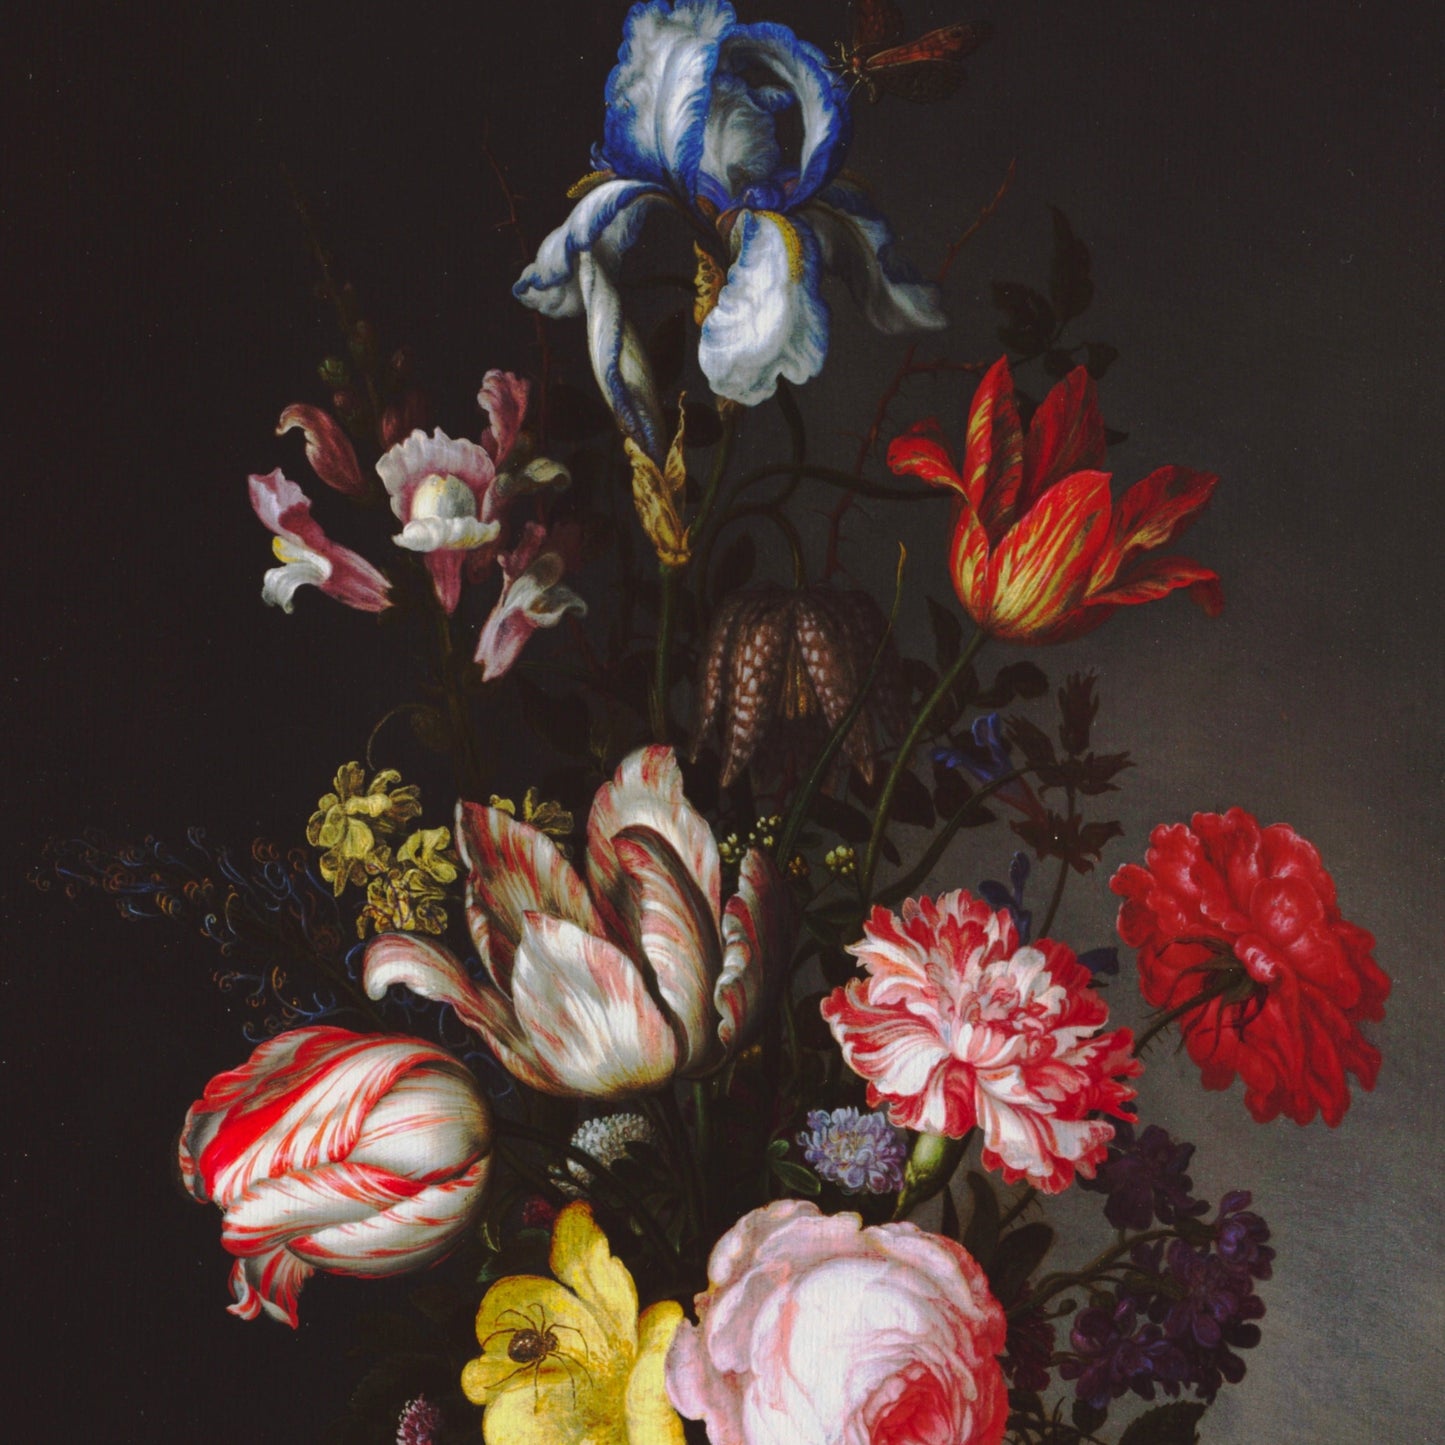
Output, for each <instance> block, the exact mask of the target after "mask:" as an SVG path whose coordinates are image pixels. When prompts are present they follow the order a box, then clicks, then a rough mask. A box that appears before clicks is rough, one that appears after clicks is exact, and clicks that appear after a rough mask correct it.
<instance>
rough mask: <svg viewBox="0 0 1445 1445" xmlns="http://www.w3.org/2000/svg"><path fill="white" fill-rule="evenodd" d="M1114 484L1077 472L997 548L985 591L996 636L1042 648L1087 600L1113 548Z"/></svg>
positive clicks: (1041, 501)
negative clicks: (1102, 558)
mask: <svg viewBox="0 0 1445 1445" xmlns="http://www.w3.org/2000/svg"><path fill="white" fill-rule="evenodd" d="M1109 512H1110V504H1109V478H1108V475H1107V474H1106V473H1104V472H1075V473H1074V475H1073V476H1071V477H1067V478H1065V480H1064V481H1062V482H1060V483H1059V485H1058V486H1056V487H1054V488H1053V489H1052V490H1051V491H1048V492H1046V493H1044V495H1043V497H1041V498H1040V499H1039V501H1038V502H1037V503H1036V504H1035V505H1034V506H1033V507H1032V508H1031V509H1030V511H1029V512H1028V513H1027V514H1026V515H1025V516H1024V517H1023V519H1022V520H1021V521H1020V522H1018V523H1017V524H1016V525H1015V526H1014V527H1013V528H1012V530H1011V531H1009V533H1008V534H1007V535H1006V536H1005V537H1004V538H1003V540H1002V541H1001V542H1000V543H999V544H998V545H997V546H996V547H995V548H994V550H993V554H992V556H991V557H990V558H989V564H988V581H987V583H986V587H985V591H986V595H987V599H988V611H987V616H988V621H987V622H986V623H985V624H984V625H985V626H987V628H988V630H989V631H990V632H992V633H993V634H994V635H995V636H997V637H999V638H1002V639H1005V640H1009V641H1019V642H1028V641H1037V640H1038V638H1039V635H1040V634H1042V633H1044V632H1045V631H1046V630H1047V629H1048V628H1049V627H1050V626H1052V625H1053V624H1055V623H1057V622H1060V621H1062V620H1063V619H1065V618H1066V617H1067V616H1068V614H1069V613H1070V612H1072V611H1073V610H1074V608H1075V607H1076V606H1077V605H1078V604H1079V603H1080V602H1081V601H1082V600H1083V597H1084V595H1085V593H1086V591H1087V589H1088V587H1089V585H1090V583H1091V581H1092V579H1093V573H1094V568H1095V565H1096V563H1097V560H1098V558H1099V555H1100V553H1101V552H1102V551H1103V550H1104V548H1105V547H1106V546H1107V545H1108V541H1109Z"/></svg>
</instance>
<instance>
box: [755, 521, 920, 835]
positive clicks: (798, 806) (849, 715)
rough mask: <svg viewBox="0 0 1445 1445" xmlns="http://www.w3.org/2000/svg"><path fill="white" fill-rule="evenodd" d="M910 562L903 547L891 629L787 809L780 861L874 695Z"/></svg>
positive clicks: (888, 630) (883, 638) (799, 829)
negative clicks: (869, 699) (906, 565)
mask: <svg viewBox="0 0 1445 1445" xmlns="http://www.w3.org/2000/svg"><path fill="white" fill-rule="evenodd" d="M907 560H908V552H907V549H906V548H904V546H903V545H902V543H900V544H899V547H898V571H897V574H896V576H895V578H894V582H893V606H892V608H891V609H890V611H889V613H888V626H887V627H885V628H884V629H883V636H882V638H880V639H879V642H878V646H877V647H876V648H875V649H874V652H873V658H872V660H871V661H870V662H869V664H868V671H867V672H865V673H864V674H863V677H862V679H861V681H860V682H859V684H858V691H857V694H856V695H855V696H854V698H853V702H852V704H851V705H850V706H849V708H848V711H847V712H845V713H844V714H843V716H842V717H841V718H839V719H838V726H837V727H835V728H834V729H833V731H832V732H831V733H830V734H829V736H828V741H827V743H826V744H825V745H824V748H823V751H822V752H821V753H819V754H818V757H817V760H816V761H815V762H814V763H813V766H812V769H811V770H810V771H809V773H808V776H807V777H806V778H805V779H804V780H803V786H802V787H801V788H799V789H798V792H797V795H796V796H795V797H794V799H793V805H792V807H791V808H789V809H788V817H787V821H786V822H785V823H784V824H783V831H782V833H781V834H780V835H779V838H778V847H777V856H778V857H779V858H784V859H786V858H791V857H792V856H793V845H794V844H795V843H796V842H797V839H798V834H799V832H800V831H801V830H802V827H803V823H804V821H805V820H806V819H807V816H808V809H809V808H810V807H811V806H812V803H813V799H814V798H815V797H816V796H817V793H818V789H819V788H821V787H822V786H823V779H824V778H826V777H827V776H828V769H829V768H830V767H832V765H833V759H834V758H835V757H837V755H838V749H839V748H841V747H842V746H843V743H844V742H845V741H846V739H847V737H848V734H849V733H850V732H851V731H852V729H853V724H854V723H855V722H857V721H858V715H859V713H861V712H862V711H863V707H864V704H865V703H867V701H868V694H869V693H870V692H871V691H872V689H873V684H874V683H875V682H876V681H877V680H878V670H879V668H881V667H882V666H883V655H884V652H885V651H886V649H887V647H888V639H889V638H890V637H891V636H892V635H893V626H894V624H895V623H896V622H897V621H898V604H899V602H901V601H902V599H903V564H904V563H905V562H906V561H907Z"/></svg>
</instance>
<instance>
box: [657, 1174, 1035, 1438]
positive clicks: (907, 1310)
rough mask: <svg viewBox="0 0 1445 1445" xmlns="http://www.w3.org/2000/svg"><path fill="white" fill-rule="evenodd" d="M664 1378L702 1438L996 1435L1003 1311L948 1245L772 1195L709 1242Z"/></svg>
mask: <svg viewBox="0 0 1445 1445" xmlns="http://www.w3.org/2000/svg"><path fill="white" fill-rule="evenodd" d="M694 1304H695V1308H696V1311H697V1321H698V1322H697V1324H696V1325H691V1324H688V1323H686V1322H684V1323H683V1324H682V1325H680V1326H679V1327H678V1331H677V1334H676V1336H675V1337H674V1338H673V1342H672V1347H671V1349H670V1351H669V1353H668V1357H667V1393H668V1396H669V1398H670V1399H671V1400H672V1403H673V1405H674V1407H675V1408H676V1409H677V1410H678V1411H679V1412H680V1413H681V1414H683V1415H685V1416H687V1417H688V1418H689V1419H694V1420H704V1421H706V1424H707V1437H708V1439H709V1440H710V1441H711V1442H712V1445H994V1442H997V1441H999V1440H1001V1439H1002V1438H1003V1433H1004V1426H1005V1422H1006V1420H1007V1416H1008V1390H1007V1386H1006V1385H1005V1383H1004V1377H1003V1371H1002V1370H1001V1369H1000V1367H999V1363H998V1361H997V1359H996V1358H995V1356H996V1355H998V1354H999V1352H1000V1351H1002V1349H1003V1348H1004V1336H1005V1332H1006V1327H1005V1322H1004V1313H1003V1310H1002V1308H1001V1307H1000V1306H999V1303H998V1301H997V1300H995V1299H994V1297H993V1295H992V1294H991V1293H990V1292H989V1287H988V1281H987V1280H986V1279H985V1277H984V1272H983V1270H982V1269H981V1268H980V1267H979V1264H978V1262H977V1261H976V1260H975V1259H974V1258H973V1256H972V1255H970V1254H969V1253H968V1251H967V1250H965V1249H964V1248H963V1247H962V1246H961V1245H958V1244H955V1243H954V1242H953V1241H952V1240H951V1239H947V1238H945V1237H944V1236H943V1235H939V1234H930V1233H928V1232H927V1231H925V1230H922V1229H919V1228H918V1227H917V1226H916V1225H912V1224H881V1225H876V1226H873V1227H872V1228H867V1229H865V1228H864V1227H863V1222H862V1220H861V1219H860V1218H859V1216H858V1215H856V1214H834V1215H825V1214H821V1213H820V1212H819V1211H818V1208H817V1206H816V1205H814V1204H811V1203H808V1202H807V1201H804V1200H797V1199H785V1200H780V1201H779V1202H777V1203H775V1204H770V1205H768V1206H767V1207H766V1208H763V1209H755V1210H753V1212H752V1213H751V1214H747V1215H744V1216H743V1218H742V1219H740V1220H739V1221H738V1222H737V1223H736V1224H735V1225H733V1227H732V1228H731V1229H730V1230H728V1232H727V1233H726V1234H725V1235H723V1237H722V1238H721V1239H720V1240H719V1241H718V1242H717V1245H716V1246H715V1247H714V1249H713V1252H712V1256H711V1258H710V1259H709V1261H708V1288H707V1289H706V1290H705V1291H704V1292H703V1293H702V1294H700V1295H698V1296H697V1298H696V1300H695V1301H694Z"/></svg>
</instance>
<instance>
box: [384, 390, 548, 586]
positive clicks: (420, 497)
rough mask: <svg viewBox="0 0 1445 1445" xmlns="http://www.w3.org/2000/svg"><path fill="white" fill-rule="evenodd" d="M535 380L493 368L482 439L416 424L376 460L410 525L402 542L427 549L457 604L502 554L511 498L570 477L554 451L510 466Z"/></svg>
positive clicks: (436, 577) (434, 575)
mask: <svg viewBox="0 0 1445 1445" xmlns="http://www.w3.org/2000/svg"><path fill="white" fill-rule="evenodd" d="M527 396H528V386H527V383H526V382H525V381H523V380H522V379H521V378H520V377H516V376H513V375H512V374H511V373H510V372H505V371H489V372H488V373H487V374H486V377H485V379H484V380H483V382H482V388H481V391H480V392H479V393H478V394H477V403H478V405H479V406H481V407H482V409H483V410H484V411H486V412H487V414H488V417H489V419H490V425H489V426H488V428H487V430H486V431H485V432H484V433H483V434H482V438H481V440H480V441H479V442H473V441H467V440H466V439H465V438H453V437H449V436H448V435H447V434H446V433H445V432H444V431H441V430H437V431H434V432H432V433H431V435H430V436H428V435H427V433H426V432H424V431H420V430H417V431H413V432H412V433H411V435H410V436H408V437H406V438H405V439H404V440H402V441H399V442H398V443H397V444H396V445H395V446H393V447H392V448H391V449H390V450H389V451H388V452H386V453H385V455H384V456H382V457H381V459H380V460H379V461H378V462H377V464H376V470H377V474H378V475H379V476H380V477H381V480H382V483H383V485H384V486H385V487H386V491H387V495H388V496H389V497H390V498H391V509H392V511H393V512H395V513H396V515H397V517H398V518H399V519H400V520H401V523H402V528H401V531H400V532H399V533H397V535H396V536H395V537H394V538H393V539H392V540H393V541H394V542H395V543H396V545H397V546H398V547H403V548H405V549H406V550H407V551H409V552H419V553H422V554H423V555H424V556H425V558H426V565H427V570H428V571H429V572H430V573H431V579H432V586H433V587H434V589H435V590H436V595H437V600H438V601H439V602H440V603H441V605H442V606H443V607H444V608H445V609H446V610H447V612H454V611H456V606H457V602H458V601H459V600H460V598H461V589H462V582H463V580H464V578H465V579H470V580H473V581H475V580H476V579H477V578H478V577H480V576H481V575H482V574H483V573H484V572H485V571H486V569H487V568H488V567H489V566H490V565H491V563H492V562H493V561H495V560H496V557H497V553H498V551H499V549H500V538H501V532H502V522H503V518H504V514H505V512H506V509H507V506H508V505H509V504H510V503H511V502H512V501H514V500H515V499H516V498H517V497H518V496H521V495H523V494H524V493H527V492H531V491H536V490H538V489H539V488H543V487H555V486H566V485H567V483H568V482H569V481H570V477H569V476H568V473H567V470H566V468H565V467H563V466H561V465H560V463H557V462H554V461H551V460H550V459H548V458H546V457H538V458H534V459H532V460H530V461H528V462H527V463H526V464H525V465H524V466H510V467H509V466H508V465H507V463H508V462H509V460H510V459H511V458H510V454H511V452H512V451H513V448H514V447H515V446H516V444H517V441H518V437H519V434H520V429H521V424H522V418H523V417H524V416H525V414H526V410H527Z"/></svg>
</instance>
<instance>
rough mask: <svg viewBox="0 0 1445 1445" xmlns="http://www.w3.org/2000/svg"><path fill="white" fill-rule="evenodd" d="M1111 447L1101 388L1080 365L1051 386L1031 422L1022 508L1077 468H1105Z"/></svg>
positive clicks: (1020, 501)
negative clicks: (1100, 399)
mask: <svg viewBox="0 0 1445 1445" xmlns="http://www.w3.org/2000/svg"><path fill="white" fill-rule="evenodd" d="M1107 450H1108V448H1107V444H1106V443H1105V440H1104V418H1103V416H1102V415H1101V414H1100V411H1099V397H1098V388H1097V387H1095V385H1094V378H1093V377H1092V376H1090V375H1089V372H1088V369H1087V368H1086V367H1082V366H1076V367H1075V368H1074V369H1073V370H1072V371H1071V372H1070V373H1069V374H1068V375H1067V376H1066V377H1065V378H1064V379H1063V380H1062V381H1061V382H1059V383H1058V384H1057V385H1056V386H1053V387H1051V388H1050V390H1049V394H1048V395H1047V396H1046V397H1045V398H1044V399H1043V401H1042V402H1040V403H1039V409H1038V410H1037V411H1036V412H1035V413H1034V415H1033V420H1032V421H1031V422H1030V423H1029V434H1028V437H1027V439H1026V440H1025V441H1024V461H1023V473H1024V482H1023V489H1022V491H1021V492H1020V494H1019V498H1018V504H1017V505H1018V510H1019V511H1020V512H1026V511H1027V510H1028V509H1029V508H1030V507H1031V506H1033V504H1034V503H1035V502H1036V501H1037V500H1038V499H1039V498H1040V497H1041V496H1043V494H1044V493H1045V492H1046V491H1048V490H1049V488H1050V487H1053V486H1055V485H1057V484H1058V483H1059V482H1061V481H1063V479H1064V478H1065V477H1067V476H1070V475H1072V474H1073V473H1074V472H1082V471H1103V469H1104V459H1105V453H1106V452H1107Z"/></svg>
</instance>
